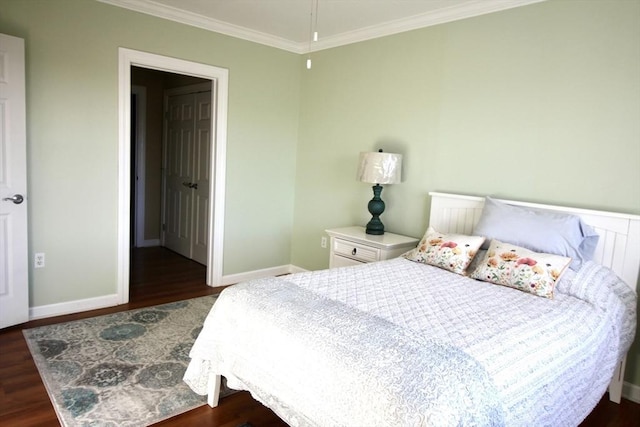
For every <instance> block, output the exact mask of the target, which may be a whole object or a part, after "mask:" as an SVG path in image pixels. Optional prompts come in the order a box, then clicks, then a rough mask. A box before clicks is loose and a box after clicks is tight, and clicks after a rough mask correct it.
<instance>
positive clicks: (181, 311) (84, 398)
mask: <svg viewBox="0 0 640 427" xmlns="http://www.w3.org/2000/svg"><path fill="white" fill-rule="evenodd" d="M215 300H216V296H207V297H202V298H195V299H191V300H186V301H179V302H175V303H170V304H164V305H159V306H154V307H147V308H143V309H138V310H131V311H125V312H121V313H115V314H109V315H105V316H99V317H93V318H89V319H84V320H78V321H73V322H68V323H60V324H56V325H50V326H44V327H40V328H34V329H27V330H24V331H23V333H24V336H25V338H26V340H27V344H28V345H29V349H30V350H31V354H32V356H33V359H34V360H35V362H36V365H37V367H38V370H39V372H40V376H41V377H42V380H43V382H44V384H45V386H46V388H47V391H48V393H49V397H50V398H51V401H52V403H53V406H54V407H55V409H56V412H57V414H58V418H59V419H60V422H61V423H62V424H63V425H64V426H69V427H71V426H105V427H106V426H147V425H150V424H153V423H155V422H158V421H160V420H163V419H166V418H169V417H172V416H174V415H178V414H180V413H182V412H186V411H189V410H191V409H193V408H196V407H198V406H201V405H203V404H206V397H204V396H199V395H197V394H195V393H194V392H192V391H191V389H190V388H189V387H188V386H187V385H186V384H185V383H184V382H183V381H182V376H183V375H184V371H185V370H186V368H187V364H188V363H189V360H190V359H189V350H190V349H191V346H192V345H193V342H194V341H195V339H196V338H197V336H198V334H199V333H200V330H201V329H202V323H203V322H204V319H205V317H206V316H207V314H208V313H209V310H210V309H211V306H212V305H213V303H214V302H215ZM225 392H226V394H228V391H225V390H223V393H222V395H224V394H225Z"/></svg>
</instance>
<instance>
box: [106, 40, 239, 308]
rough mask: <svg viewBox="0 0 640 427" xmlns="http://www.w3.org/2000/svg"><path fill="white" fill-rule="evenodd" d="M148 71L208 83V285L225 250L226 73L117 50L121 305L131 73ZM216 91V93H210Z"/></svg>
mask: <svg viewBox="0 0 640 427" xmlns="http://www.w3.org/2000/svg"><path fill="white" fill-rule="evenodd" d="M132 66H135V67H142V68H150V69H154V70H160V71H166V72H169V73H175V74H185V75H189V76H194V77H200V78H204V79H208V80H211V83H212V91H211V96H212V100H211V105H212V106H215V119H214V120H212V121H211V127H212V129H211V135H212V139H211V143H212V144H213V148H212V150H211V156H212V159H211V162H210V164H211V167H212V168H213V171H212V173H211V174H210V176H211V179H212V180H213V181H214V182H213V184H212V185H211V186H210V190H209V191H210V193H209V200H210V201H211V203H212V205H213V206H212V208H211V209H209V237H208V240H209V241H208V246H209V250H208V254H207V277H206V279H207V285H209V286H221V285H222V268H223V247H224V202H225V188H226V186H225V175H226V151H227V113H228V110H227V109H228V97H229V70H228V69H226V68H220V67H215V66H213V65H206V64H201V63H197V62H191V61H186V60H182V59H177V58H171V57H167V56H162V55H156V54H153V53H147V52H141V51H137V50H133V49H128V48H123V47H121V48H118V116H119V123H118V127H119V132H118V249H117V252H118V259H117V264H118V265H117V275H118V277H117V286H118V300H119V301H120V303H121V304H125V303H127V302H129V271H130V245H129V243H130V221H131V206H130V203H131V201H130V196H131V67H132ZM213 88H215V90H214V89H213Z"/></svg>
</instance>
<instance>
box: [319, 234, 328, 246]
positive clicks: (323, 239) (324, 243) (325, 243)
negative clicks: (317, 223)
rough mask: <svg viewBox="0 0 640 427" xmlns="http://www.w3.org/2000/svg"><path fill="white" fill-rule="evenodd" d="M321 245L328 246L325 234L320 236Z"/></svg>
mask: <svg viewBox="0 0 640 427" xmlns="http://www.w3.org/2000/svg"><path fill="white" fill-rule="evenodd" d="M320 247H321V248H326V247H327V238H326V237H325V236H322V237H321V238H320Z"/></svg>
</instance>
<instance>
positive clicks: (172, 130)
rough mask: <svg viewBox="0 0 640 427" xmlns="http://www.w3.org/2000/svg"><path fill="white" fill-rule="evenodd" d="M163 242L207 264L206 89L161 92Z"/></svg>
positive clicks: (208, 107)
mask: <svg viewBox="0 0 640 427" xmlns="http://www.w3.org/2000/svg"><path fill="white" fill-rule="evenodd" d="M166 102H167V107H166V136H165V140H166V148H165V186H166V188H165V208H164V222H163V230H164V245H165V246H166V247H168V248H169V249H171V250H174V251H175V252H178V253H179V254H181V255H183V256H185V257H187V258H191V259H193V260H194V261H197V262H199V263H201V264H205V265H206V263H207V241H208V228H207V227H208V218H209V181H210V177H209V170H210V159H211V153H210V150H211V131H210V129H211V117H212V111H211V91H210V90H208V91H206V92H197V93H185V94H176V95H169V96H167V101H166Z"/></svg>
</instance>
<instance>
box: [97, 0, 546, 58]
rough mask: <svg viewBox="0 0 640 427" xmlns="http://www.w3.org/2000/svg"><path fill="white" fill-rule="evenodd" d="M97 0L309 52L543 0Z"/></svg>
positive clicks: (300, 51) (284, 47)
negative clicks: (312, 37) (314, 36)
mask: <svg viewBox="0 0 640 427" xmlns="http://www.w3.org/2000/svg"><path fill="white" fill-rule="evenodd" d="M98 1H101V2H103V3H108V4H111V5H114V6H119V7H124V8H127V9H131V10H135V11H138V12H142V13H146V14H150V15H154V16H158V17H161V18H166V19H170V20H173V21H177V22H181V23H184V24H188V25H193V26H196V27H200V28H204V29H206V30H210V31H215V32H217V33H222V34H227V35H230V36H233V37H238V38H242V39H245V40H249V41H253V42H257V43H262V44H265V45H268V46H273V47H277V48H280V49H284V50H288V51H291V52H295V53H306V52H308V51H310V50H311V51H317V50H322V49H327V48H331V47H336V46H341V45H345V44H349V43H355V42H359V41H363V40H368V39H372V38H376V37H382V36H386V35H390V34H395V33H400V32H403V31H409V30H413V29H416V28H422V27H428V26H430V25H437V24H442V23H445V22H450V21H455V20H458V19H464V18H469V17H472V16H478V15H483V14H485V13H491V12H497V11H500V10H505V9H510V8H513V7H518V6H524V5H527V4H531V3H537V2H540V1H544V0H98ZM316 2H317V14H316V13H315V8H316ZM312 13H313V14H312ZM316 18H317V31H318V34H319V39H318V41H317V42H313V43H310V35H311V26H312V25H315V23H313V24H312V22H315V20H316Z"/></svg>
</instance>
